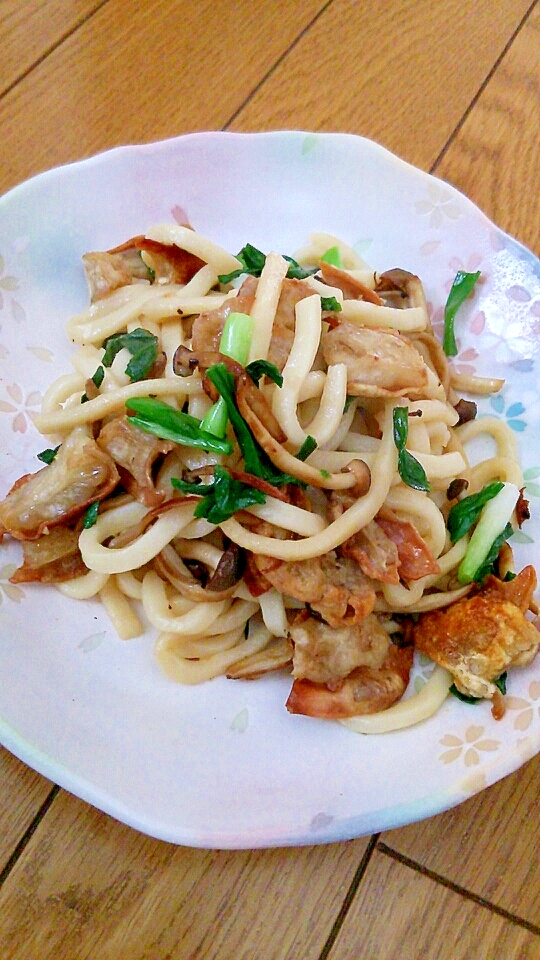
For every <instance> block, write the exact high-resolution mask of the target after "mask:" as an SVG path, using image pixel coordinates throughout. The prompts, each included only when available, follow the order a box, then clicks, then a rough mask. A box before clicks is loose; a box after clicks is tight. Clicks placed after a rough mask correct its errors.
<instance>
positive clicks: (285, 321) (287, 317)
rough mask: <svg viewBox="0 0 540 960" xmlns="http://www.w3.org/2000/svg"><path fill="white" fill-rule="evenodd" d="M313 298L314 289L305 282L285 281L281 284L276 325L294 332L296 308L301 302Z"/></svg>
mask: <svg viewBox="0 0 540 960" xmlns="http://www.w3.org/2000/svg"><path fill="white" fill-rule="evenodd" d="M312 296H313V288H312V287H310V286H309V285H308V284H307V283H306V282H305V280H288V279H287V278H285V280H283V281H282V283H281V294H280V297H279V301H278V305H277V309H276V316H275V321H274V322H275V324H277V325H278V326H281V327H286V329H287V330H294V328H295V326H296V313H295V307H296V304H297V303H300V300H304V299H305V298H306V297H312Z"/></svg>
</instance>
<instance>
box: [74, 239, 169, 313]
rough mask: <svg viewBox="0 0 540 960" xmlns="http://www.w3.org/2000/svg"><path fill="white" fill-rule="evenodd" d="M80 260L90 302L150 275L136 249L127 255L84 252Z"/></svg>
mask: <svg viewBox="0 0 540 960" xmlns="http://www.w3.org/2000/svg"><path fill="white" fill-rule="evenodd" d="M82 260H83V267H84V273H85V276H86V282H87V284H88V290H89V292H90V300H91V302H92V303H95V302H96V300H101V299H102V298H103V297H106V296H107V294H109V293H112V292H113V290H117V289H118V288H119V287H126V286H128V285H129V284H131V283H133V282H134V280H148V281H150V279H151V276H152V274H151V273H150V271H149V269H148V267H147V266H146V264H145V263H144V261H143V260H142V259H141V257H140V256H139V253H138V251H137V250H133V251H131V252H130V254H129V255H127V254H123V253H107V252H105V251H103V252H102V253H101V252H99V251H96V252H95V253H85V254H84V255H83V258H82Z"/></svg>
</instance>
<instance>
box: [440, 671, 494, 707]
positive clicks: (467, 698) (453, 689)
mask: <svg viewBox="0 0 540 960" xmlns="http://www.w3.org/2000/svg"><path fill="white" fill-rule="evenodd" d="M506 679H507V673H506V670H505V671H504V673H501V675H500V677H497V679H496V680H494V681H493V683H494V684H495V686H496V687H498V688H499V690H500V691H501V693H502V694H503V695H504V694H505V693H506ZM449 690H450V693H451V694H452V695H453V696H454V697H457V698H458V700H462V701H463V703H480V701H481V700H483V699H484V697H470V696H468V694H466V693H462V692H461V690H458V688H457V687H456V685H455V683H453V684H452V686H451V687H450V688H449Z"/></svg>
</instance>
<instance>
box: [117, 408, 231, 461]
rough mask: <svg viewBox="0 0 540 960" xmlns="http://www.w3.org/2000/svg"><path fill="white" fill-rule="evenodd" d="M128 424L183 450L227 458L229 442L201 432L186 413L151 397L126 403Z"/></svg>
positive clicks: (196, 423)
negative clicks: (176, 444) (171, 442)
mask: <svg viewBox="0 0 540 960" xmlns="http://www.w3.org/2000/svg"><path fill="white" fill-rule="evenodd" d="M126 407H127V410H128V420H129V422H130V423H132V424H133V425H134V426H136V427H139V428H140V429H141V430H145V431H146V432H147V433H153V434H154V435H155V436H156V437H160V438H161V439H162V440H172V441H173V443H179V444H181V445H182V446H187V447H197V448H198V449H202V450H206V451H209V452H211V453H224V454H230V453H232V450H233V445H232V443H231V441H230V440H224V439H222V438H221V437H216V436H214V435H213V434H211V433H208V432H207V431H206V430H203V429H202V427H201V424H200V421H199V420H197V419H196V417H191V416H190V415H189V414H187V413H181V412H180V411H179V410H175V409H174V407H171V406H169V404H168V403H163V402H162V401H161V400H155V399H154V398H153V397H134V398H133V399H132V400H128V401H127V403H126Z"/></svg>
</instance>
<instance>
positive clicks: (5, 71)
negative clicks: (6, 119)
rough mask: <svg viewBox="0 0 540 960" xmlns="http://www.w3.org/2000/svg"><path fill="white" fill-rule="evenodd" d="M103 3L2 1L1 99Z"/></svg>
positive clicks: (98, 0) (99, 0) (94, 0)
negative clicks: (8, 89) (7, 90)
mask: <svg viewBox="0 0 540 960" xmlns="http://www.w3.org/2000/svg"><path fill="white" fill-rule="evenodd" d="M103 2H104V0H70V2H69V3H66V2H65V0H2V2H1V3H0V37H2V57H1V58H0V96H1V94H2V93H3V92H4V91H5V90H6V89H7V88H8V87H10V86H12V84H14V83H15V82H16V80H17V79H18V78H19V77H22V76H23V75H24V74H25V73H26V72H27V71H28V70H30V68H31V67H32V66H33V65H34V64H35V63H37V61H38V60H40V59H41V58H42V57H44V56H46V55H47V53H48V52H49V51H50V50H51V49H52V48H53V47H54V46H56V45H57V44H58V43H59V42H60V41H61V40H62V39H63V38H64V37H66V36H67V35H68V34H69V33H71V31H72V30H74V29H75V28H76V27H77V25H78V24H80V23H81V22H82V21H83V20H84V19H85V18H86V17H88V16H90V15H91V14H92V12H93V11H94V10H96V9H97V8H98V7H99V6H101V4H102V3H103Z"/></svg>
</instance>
